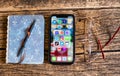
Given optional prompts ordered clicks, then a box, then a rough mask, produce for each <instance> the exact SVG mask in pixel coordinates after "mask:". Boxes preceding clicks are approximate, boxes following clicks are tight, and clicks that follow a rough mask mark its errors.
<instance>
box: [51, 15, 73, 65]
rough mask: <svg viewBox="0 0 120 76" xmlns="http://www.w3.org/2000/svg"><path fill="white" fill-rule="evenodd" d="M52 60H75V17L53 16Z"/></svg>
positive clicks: (63, 61) (65, 61)
mask: <svg viewBox="0 0 120 76" xmlns="http://www.w3.org/2000/svg"><path fill="white" fill-rule="evenodd" d="M50 34H51V38H50V45H51V46H50V61H51V62H61V63H69V62H73V60H74V17H73V15H70V16H69V15H67V16H62V15H60V16H59V15H58V16H55V15H53V16H51V33H50Z"/></svg>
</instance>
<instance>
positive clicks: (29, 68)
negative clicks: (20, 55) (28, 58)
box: [0, 0, 120, 76]
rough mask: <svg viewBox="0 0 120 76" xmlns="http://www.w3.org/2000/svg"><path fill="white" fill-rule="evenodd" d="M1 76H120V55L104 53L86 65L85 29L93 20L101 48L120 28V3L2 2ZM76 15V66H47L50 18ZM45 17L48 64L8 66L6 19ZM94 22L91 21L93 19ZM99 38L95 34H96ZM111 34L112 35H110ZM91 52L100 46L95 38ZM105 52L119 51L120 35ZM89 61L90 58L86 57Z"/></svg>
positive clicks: (80, 0)
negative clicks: (6, 59)
mask: <svg viewBox="0 0 120 76" xmlns="http://www.w3.org/2000/svg"><path fill="white" fill-rule="evenodd" d="M0 3H1V4H0V76H58V75H62V76H119V75H120V61H119V59H120V53H119V52H116V53H105V60H103V59H102V57H101V54H100V53H99V54H95V55H93V56H92V57H91V62H84V56H83V55H81V54H80V53H83V52H84V48H83V45H84V38H85V26H86V25H89V21H91V20H93V22H94V26H95V27H96V29H97V35H96V36H97V37H98V38H99V39H100V40H101V43H102V45H104V44H105V42H107V41H108V39H109V37H110V35H113V34H114V32H115V31H116V29H117V28H118V27H119V26H120V0H109V1H108V0H7V1H6V0H0ZM63 13H64V14H66V13H67V14H74V15H75V23H76V31H75V37H76V41H75V42H76V46H75V48H76V50H75V51H76V59H75V63H74V64H73V65H62V66H61V65H51V64H49V63H48V61H47V60H48V58H47V54H48V37H49V35H48V29H49V17H50V15H51V14H63ZM28 14H29V15H31V14H32V15H33V14H34V15H37V14H42V15H44V16H45V22H46V24H45V26H46V31H45V63H44V64H42V65H20V64H5V57H6V39H7V17H8V16H9V15H28ZM90 18H91V19H90ZM94 32H95V34H96V31H94ZM109 33H110V35H109ZM91 40H92V47H93V48H92V50H94V51H98V50H97V43H96V41H95V38H94V37H93V36H92V37H91ZM104 50H120V31H119V33H118V34H117V35H116V36H115V38H114V39H113V41H112V42H111V44H109V45H108V46H107V47H105V48H104ZM86 57H87V55H86Z"/></svg>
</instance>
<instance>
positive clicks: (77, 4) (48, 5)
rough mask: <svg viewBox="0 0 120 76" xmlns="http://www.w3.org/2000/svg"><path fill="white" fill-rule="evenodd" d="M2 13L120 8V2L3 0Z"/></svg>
mask: <svg viewBox="0 0 120 76" xmlns="http://www.w3.org/2000/svg"><path fill="white" fill-rule="evenodd" d="M0 3H1V5H0V11H18V10H19V11H20V10H28V9H29V10H52V9H59V10H62V9H65V10H66V9H86V8H87V9H95V8H98V9H99V8H120V1H119V0H109V1H108V0H64V1H61V0H35V1H34V0H12V1H11V0H7V1H6V0H1V1H0Z"/></svg>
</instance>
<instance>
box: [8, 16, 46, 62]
mask: <svg viewBox="0 0 120 76" xmlns="http://www.w3.org/2000/svg"><path fill="white" fill-rule="evenodd" d="M33 21H34V24H33V26H32V29H31V30H30V32H29V35H28V28H29V27H30V26H31V24H32V23H33ZM44 29H45V21H44V17H43V15H11V16H8V27H7V52H6V63H20V64H42V63H43V62H44ZM26 34H27V35H28V37H27V39H26V42H24V47H22V44H23V43H22V42H23V41H24V39H25V37H26ZM21 47H22V52H21V54H20V55H19V56H17V54H18V50H19V49H20V48H21Z"/></svg>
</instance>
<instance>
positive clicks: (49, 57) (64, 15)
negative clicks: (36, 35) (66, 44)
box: [48, 14, 75, 65]
mask: <svg viewBox="0 0 120 76" xmlns="http://www.w3.org/2000/svg"><path fill="white" fill-rule="evenodd" d="M52 16H57V17H68V16H72V17H73V61H72V62H52V61H51V55H50V49H51V18H52ZM49 24H50V25H49V50H48V60H49V62H50V64H55V65H57V64H58V65H66V64H67V65H69V64H73V63H74V61H75V16H74V15H73V14H53V15H51V16H50V23H49Z"/></svg>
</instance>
